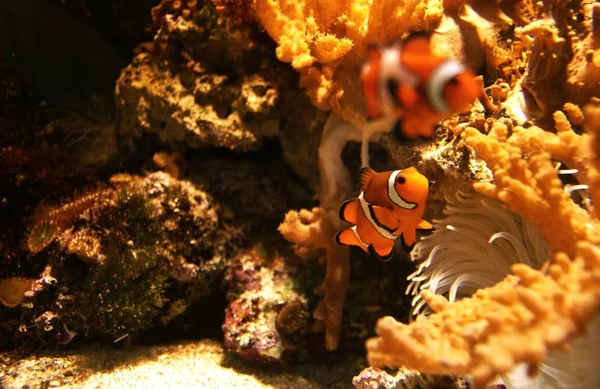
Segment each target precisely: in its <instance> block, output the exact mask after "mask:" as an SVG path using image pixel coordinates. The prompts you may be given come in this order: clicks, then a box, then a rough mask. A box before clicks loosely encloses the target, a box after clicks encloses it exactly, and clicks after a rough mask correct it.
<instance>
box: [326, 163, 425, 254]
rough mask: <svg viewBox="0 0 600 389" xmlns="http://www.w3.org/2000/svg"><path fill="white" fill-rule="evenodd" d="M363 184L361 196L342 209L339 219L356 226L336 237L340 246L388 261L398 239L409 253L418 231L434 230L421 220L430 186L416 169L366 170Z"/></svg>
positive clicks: (364, 170)
mask: <svg viewBox="0 0 600 389" xmlns="http://www.w3.org/2000/svg"><path fill="white" fill-rule="evenodd" d="M360 184H361V185H360V186H361V189H362V191H361V193H360V194H359V196H358V197H357V198H356V199H352V200H349V201H346V202H345V203H344V204H342V207H341V208H340V218H341V219H342V220H344V221H346V222H348V223H351V224H354V226H352V227H350V228H347V229H345V230H343V231H341V232H340V233H338V234H337V235H336V240H337V242H338V243H339V244H341V245H345V246H357V247H360V248H361V249H363V250H364V251H365V252H368V253H370V254H371V255H373V256H376V257H378V258H379V259H382V260H388V259H389V258H391V256H392V253H393V249H394V241H395V240H396V238H398V237H399V236H400V237H401V239H402V244H403V246H404V248H405V249H406V250H407V251H410V250H411V249H412V247H413V246H414V243H415V240H416V230H417V229H432V228H433V226H432V225H431V224H430V223H428V222H426V221H424V220H423V219H422V217H423V212H424V211H425V204H426V201H427V195H428V193H429V185H430V183H429V182H428V181H427V178H426V177H425V176H423V175H422V174H420V173H419V172H418V171H417V170H416V169H415V168H412V167H411V168H408V169H405V170H394V171H387V172H381V173H376V172H375V171H374V170H373V169H371V168H363V169H362V170H361V173H360Z"/></svg>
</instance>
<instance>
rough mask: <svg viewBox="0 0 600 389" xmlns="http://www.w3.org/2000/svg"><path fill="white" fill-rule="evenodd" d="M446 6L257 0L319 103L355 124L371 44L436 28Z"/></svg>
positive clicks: (433, 1) (261, 15) (434, 1)
mask: <svg viewBox="0 0 600 389" xmlns="http://www.w3.org/2000/svg"><path fill="white" fill-rule="evenodd" d="M442 11H443V9H442V1H441V0H428V1H425V2H423V1H414V0H410V1H403V2H401V3H395V2H393V1H386V0H379V1H375V2H373V3H372V4H371V3H361V2H351V1H345V2H337V3H336V2H330V1H316V2H294V1H288V0H257V1H256V13H257V16H258V20H259V21H260V22H261V23H262V25H263V26H264V27H265V29H266V30H267V32H268V33H269V35H271V37H273V39H274V40H275V41H276V42H277V44H278V48H277V57H278V58H279V59H280V60H282V61H284V62H291V63H292V66H293V67H294V69H296V70H298V71H299V72H300V77H301V81H300V83H301V85H302V86H304V87H305V88H306V89H307V92H308V94H309V96H310V97H311V99H312V101H313V103H314V104H315V105H316V106H317V107H319V108H321V109H328V110H329V109H334V110H335V111H336V112H338V114H340V116H342V117H343V118H344V119H345V120H347V121H349V122H352V123H356V121H357V120H359V119H360V118H358V117H357V113H356V111H355V108H353V107H352V106H353V105H355V104H356V101H353V99H355V98H356V88H357V87H358V85H357V84H356V83H357V77H356V76H357V74H358V71H359V67H360V64H361V63H362V61H363V59H364V56H365V52H366V48H367V45H368V44H370V43H389V42H390V41H392V40H394V39H398V38H400V37H401V36H402V35H403V34H404V33H405V32H408V31H411V30H414V29H430V28H433V27H435V26H436V25H437V24H438V23H439V21H440V19H441V17H442Z"/></svg>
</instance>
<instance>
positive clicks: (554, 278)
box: [366, 242, 600, 388]
mask: <svg viewBox="0 0 600 389" xmlns="http://www.w3.org/2000/svg"><path fill="white" fill-rule="evenodd" d="M574 252H575V256H574V257H573V259H572V260H571V258H569V257H567V256H566V255H565V254H561V253H559V254H556V256H555V261H554V264H553V265H551V267H550V271H549V274H550V275H549V276H544V274H543V273H542V272H540V271H536V270H533V269H531V268H529V267H528V266H526V265H523V264H518V265H514V266H513V268H512V270H513V272H514V273H515V276H512V275H511V276H508V277H507V278H506V279H505V280H504V281H502V282H500V283H499V284H497V285H496V286H494V287H492V288H487V289H481V290H479V291H478V292H477V293H475V295H474V296H473V297H472V298H470V299H464V300H461V301H458V302H456V303H453V304H450V303H448V302H447V300H445V299H444V298H443V297H442V296H438V295H434V294H432V293H430V292H424V293H423V298H424V299H425V300H427V302H428V303H429V304H430V305H431V307H432V308H433V309H434V310H436V311H437V313H436V314H434V315H431V316H429V317H428V318H425V317H419V318H417V320H416V321H415V322H414V323H413V324H411V325H405V324H402V323H399V322H397V321H395V320H394V319H393V318H391V317H384V318H382V319H381V320H380V321H379V322H378V324H377V333H378V335H379V336H378V337H377V338H373V339H370V340H368V341H367V344H366V346H367V350H368V353H369V354H368V360H369V363H370V364H371V365H373V366H386V365H387V366H404V367H406V368H409V369H417V370H419V371H421V372H425V373H434V374H461V375H472V377H473V384H474V387H475V388H481V387H482V386H483V385H484V384H485V383H487V382H489V380H491V379H492V378H493V377H494V376H496V375H497V374H501V373H506V372H508V371H509V370H510V369H511V368H512V367H513V366H514V365H515V364H517V363H520V362H525V363H528V364H537V363H539V362H542V360H543V358H544V357H545V355H546V353H547V352H548V350H549V349H552V348H557V347H560V346H564V345H566V344H567V342H568V341H569V340H570V339H571V338H572V337H573V336H575V335H577V334H578V333H579V331H582V330H583V329H584V327H585V325H586V323H587V322H588V321H589V320H591V318H592V316H593V315H594V314H595V313H596V312H597V310H598V308H600V250H599V249H598V248H597V247H595V246H594V245H593V244H591V243H589V242H578V243H577V245H576V247H575V249H574ZM524 344H526V345H527V347H523V345H524Z"/></svg>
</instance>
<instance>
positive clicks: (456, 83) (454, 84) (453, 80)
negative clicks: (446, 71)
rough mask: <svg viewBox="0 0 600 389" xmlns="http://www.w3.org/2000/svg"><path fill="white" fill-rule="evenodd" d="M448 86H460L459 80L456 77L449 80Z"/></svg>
mask: <svg viewBox="0 0 600 389" xmlns="http://www.w3.org/2000/svg"><path fill="white" fill-rule="evenodd" d="M448 85H451V86H458V78H457V77H456V76H454V77H452V78H451V79H449V80H448Z"/></svg>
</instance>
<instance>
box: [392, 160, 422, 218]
mask: <svg viewBox="0 0 600 389" xmlns="http://www.w3.org/2000/svg"><path fill="white" fill-rule="evenodd" d="M401 172H402V170H394V171H393V172H392V174H390V178H388V196H389V198H390V200H392V201H393V202H394V204H396V205H397V206H399V207H400V208H404V209H415V208H416V207H417V204H415V203H409V202H408V201H406V200H404V199H403V198H402V197H400V195H399V194H398V191H396V186H395V185H394V184H395V183H396V177H398V174H400V173H401Z"/></svg>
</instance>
